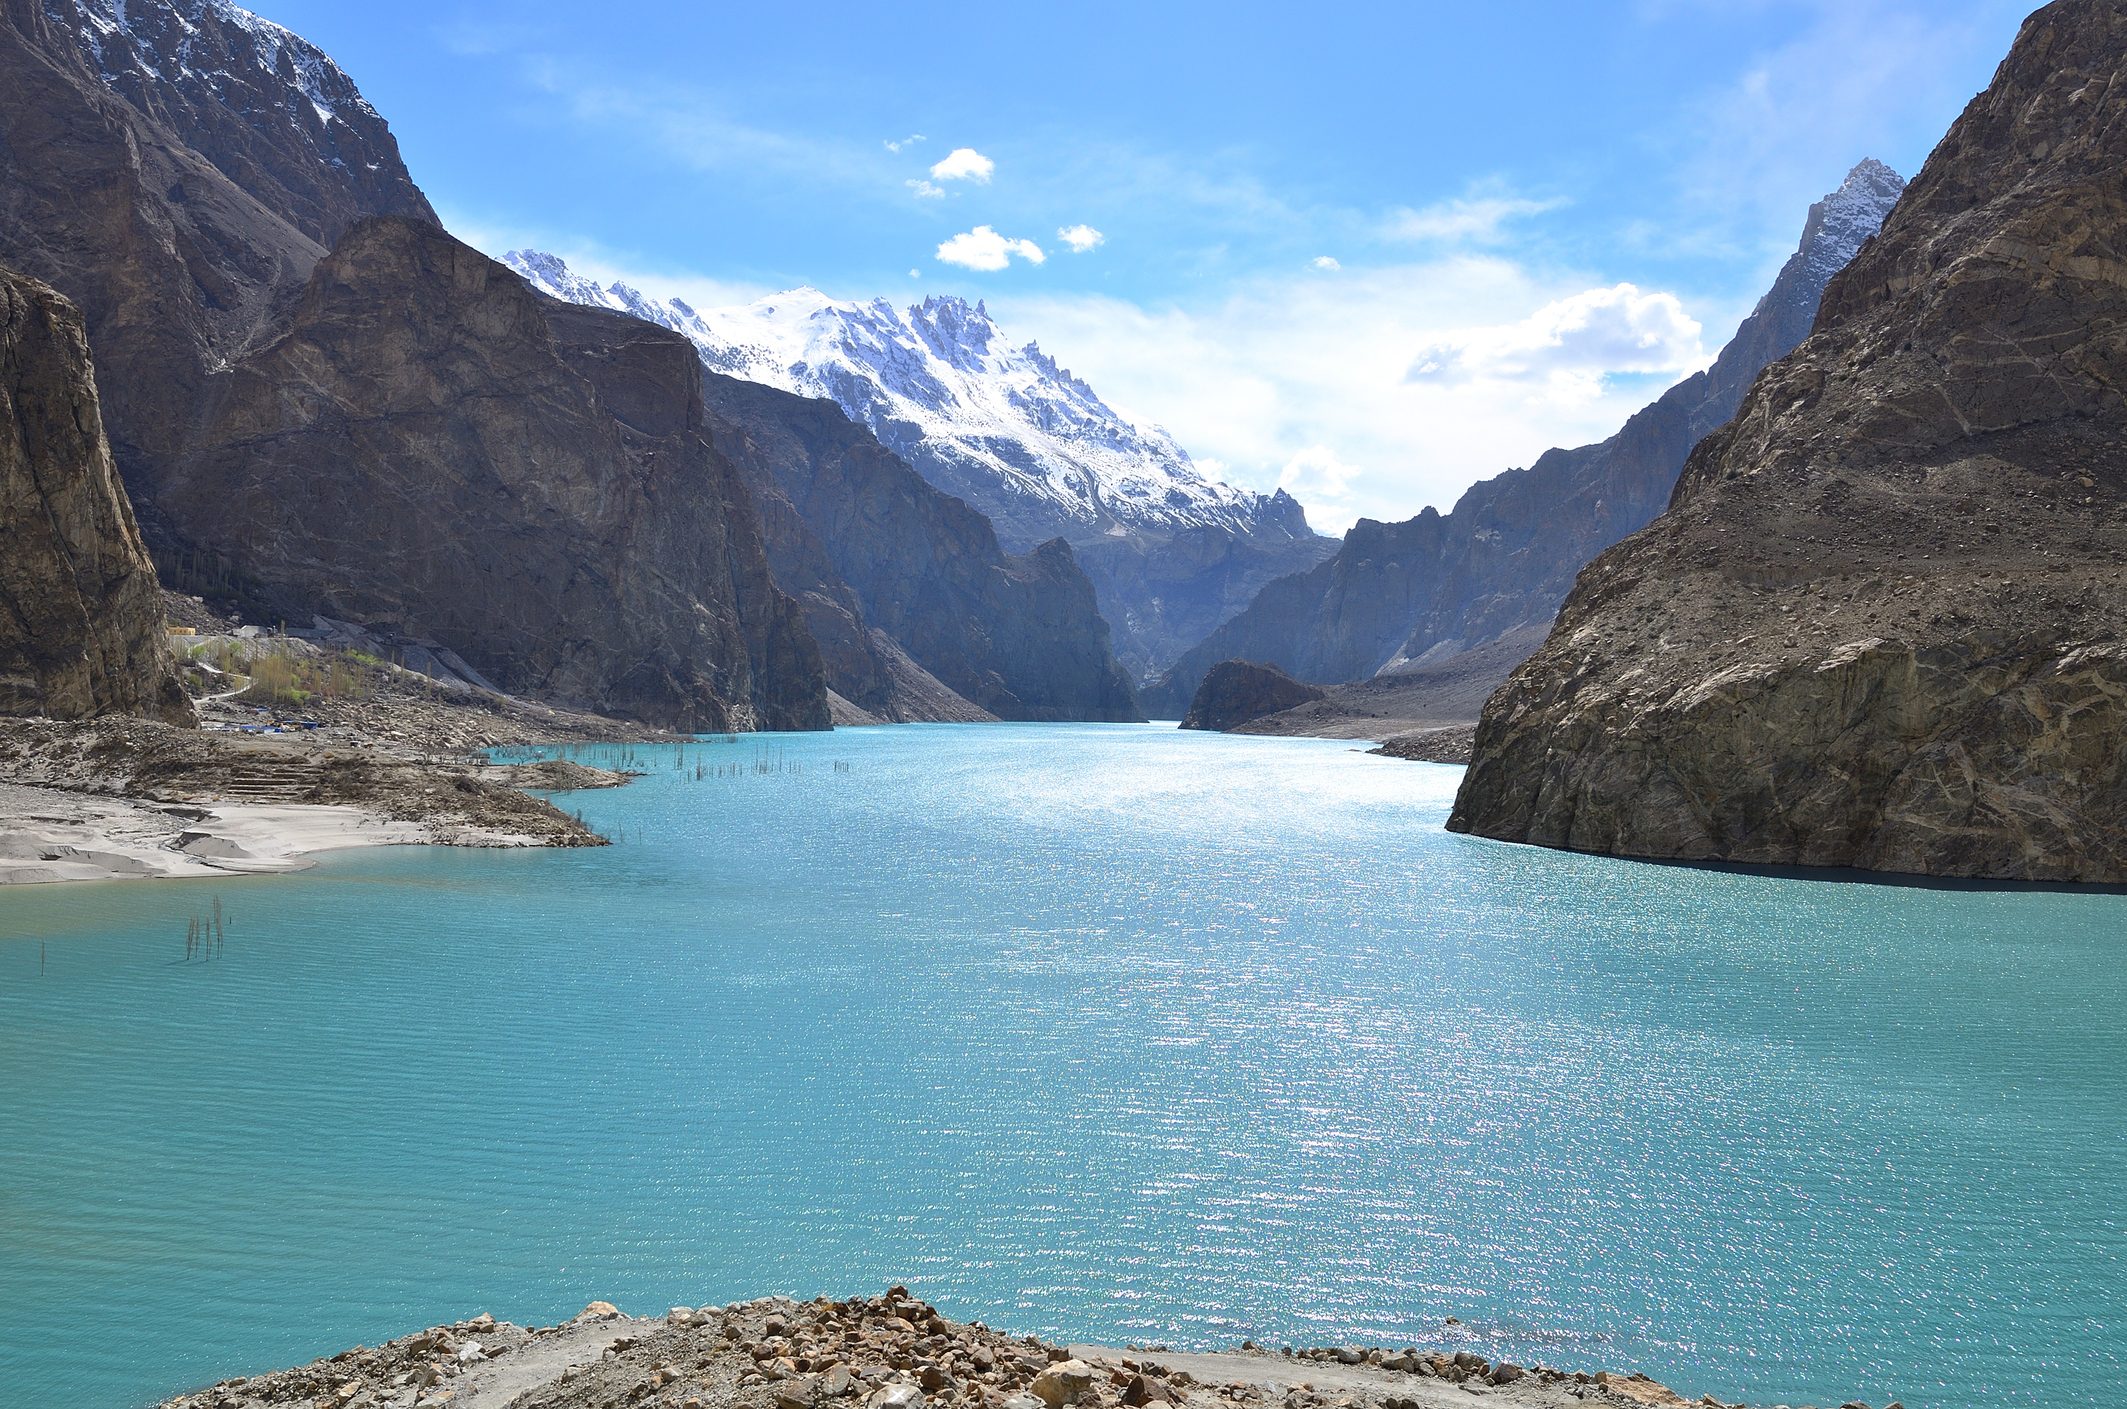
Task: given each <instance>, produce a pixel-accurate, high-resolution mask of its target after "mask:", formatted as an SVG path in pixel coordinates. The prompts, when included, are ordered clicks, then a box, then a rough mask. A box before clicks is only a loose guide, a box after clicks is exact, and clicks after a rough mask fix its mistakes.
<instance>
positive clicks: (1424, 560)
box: [1144, 161, 1904, 716]
mask: <svg viewBox="0 0 2127 1409" xmlns="http://www.w3.org/2000/svg"><path fill="white" fill-rule="evenodd" d="M1903 189H1904V182H1903V181H1901V180H1900V179H1899V177H1898V175H1897V173H1896V172H1893V171H1892V170H1891V169H1890V168H1889V167H1887V166H1885V165H1883V164H1882V163H1881V162H1877V161H1864V162H1862V163H1861V164H1860V165H1859V166H1856V167H1855V168H1854V169H1853V170H1852V171H1851V172H1849V173H1848V174H1847V177H1846V179H1845V181H1843V182H1842V183H1841V184H1840V186H1839V188H1838V189H1837V190H1835V191H1833V192H1832V193H1831V194H1829V195H1827V196H1826V197H1825V198H1824V199H1823V200H1821V201H1819V202H1817V203H1816V204H1815V205H1812V206H1811V207H1810V211H1809V217H1808V219H1807V221H1806V222H1805V223H1804V225H1803V230H1802V239H1801V242H1800V244H1799V246H1798V247H1797V248H1796V250H1795V253H1794V254H1793V255H1792V256H1791V257H1790V258H1789V259H1788V261H1787V263H1786V265H1785V266H1784V267H1783V268H1782V269H1781V270H1780V273H1779V276H1778V277H1777V278H1776V279H1775V280H1774V281H1773V285H1772V288H1771V289H1770V290H1768V291H1767V293H1766V294H1765V296H1764V297H1763V298H1761V299H1760V300H1759V301H1758V304H1757V306H1756V308H1754V309H1753V310H1752V311H1751V314H1750V316H1749V317H1748V318H1746V319H1744V320H1743V323H1742V326H1741V327H1739V328H1738V329H1737V330H1736V334H1735V336H1734V337H1732V338H1730V339H1729V341H1728V343H1727V345H1726V346H1725V347H1723V348H1722V349H1721V353H1720V356H1719V357H1718V358H1716V359H1715V361H1714V364H1713V365H1712V366H1711V367H1709V368H1708V369H1706V370H1705V371H1703V372H1697V373H1694V374H1693V375H1691V376H1690V377H1687V378H1685V379H1684V380H1683V381H1681V382H1679V383H1677V385H1675V386H1673V387H1671V388H1670V389H1669V390H1668V391H1666V392H1664V393H1663V394H1662V395H1661V397H1659V398H1658V399H1657V400H1656V401H1655V402H1654V403H1653V404H1652V405H1650V406H1648V407H1647V408H1646V409H1644V410H1642V411H1640V412H1638V413H1637V414H1635V415H1634V416H1633V417H1632V418H1631V419H1630V420H1628V421H1627V422H1626V423H1625V425H1624V427H1623V428H1622V429H1621V430H1619V431H1618V433H1617V434H1616V435H1614V436H1612V437H1610V438H1609V439H1608V440H1605V441H1602V442H1600V443H1599V444H1595V445H1584V446H1581V447H1579V448H1578V449H1573V450H1547V451H1545V452H1544V453H1543V455H1542V456H1540V457H1539V458H1538V459H1537V461H1536V463H1535V464H1533V465H1531V466H1529V467H1528V468H1527V469H1521V470H1509V471H1508V472H1506V473H1505V474H1503V475H1499V476H1496V477H1495V478H1492V479H1489V480H1485V481H1483V482H1481V483H1479V484H1476V485H1473V486H1471V488H1470V489H1469V490H1468V491H1467V492H1465V493H1464V494H1463V496H1462V498H1461V499H1460V500H1458V501H1457V502H1456V504H1455V507H1454V510H1453V512H1451V513H1448V514H1445V515H1443V514H1441V513H1439V512H1438V511H1436V510H1434V509H1430V508H1428V509H1426V510H1425V511H1424V512H1423V513H1421V514H1419V515H1418V516H1417V517H1416V518H1412V519H1407V520H1405V521H1403V522H1401V523H1393V524H1382V523H1376V522H1373V521H1372V520H1365V519H1362V520H1361V521H1360V522H1359V523H1358V524H1357V525H1355V526H1354V527H1353V528H1352V530H1351V532H1350V533H1348V534H1346V535H1345V539H1344V543H1343V545H1342V546H1341V547H1340V548H1339V549H1338V550H1337V552H1336V554H1335V555H1334V556H1333V557H1331V558H1329V559H1328V560H1326V561H1324V562H1322V563H1320V564H1318V565H1317V566H1316V567H1314V568H1313V569H1311V570H1310V571H1308V572H1306V573H1303V574H1299V575H1296V576H1292V577H1287V578H1284V579H1281V580H1278V581H1274V582H1271V583H1269V584H1268V585H1266V586H1265V587H1264V588H1263V589H1262V591H1261V592H1259V593H1258V594H1257V596H1256V599H1255V600H1254V601H1253V602H1252V603H1251V604H1250V605H1249V607H1248V608H1247V610H1245V611H1243V612H1241V613H1240V614H1239V615H1237V616H1235V617H1234V618H1233V619H1232V620H1231V621H1229V622H1227V623H1226V624H1225V625H1224V626H1221V627H1220V628H1219V629H1218V630H1217V631H1214V632H1213V633H1211V635H1210V636H1208V637H1207V638H1205V639H1204V640H1203V641H1202V642H1200V643H1199V644H1198V645H1196V646H1194V647H1192V648H1191V649H1190V650H1189V651H1187V652H1186V653H1184V654H1183V655H1182V656H1181V657H1180V659H1179V660H1177V661H1176V663H1175V665H1174V667H1173V669H1172V670H1170V671H1169V672H1168V673H1167V675H1166V677H1165V678H1164V679H1163V680H1161V681H1160V682H1159V683H1158V684H1157V685H1155V686H1153V687H1150V688H1148V689H1147V690H1146V691H1145V692H1144V698H1145V704H1146V707H1147V708H1148V709H1150V710H1151V711H1152V712H1154V713H1155V714H1161V715H1170V716H1171V713H1172V712H1174V711H1179V710H1180V709H1181V708H1182V707H1183V705H1184V704H1185V703H1186V701H1187V700H1188V699H1189V697H1190V695H1191V694H1192V693H1193V692H1194V690H1195V688H1196V685H1197V682H1198V681H1199V680H1201V679H1202V678H1203V675H1204V672H1205V671H1207V670H1209V669H1210V668H1211V667H1212V666H1213V665H1215V664H1216V663H1218V662H1219V661H1222V660H1229V659H1247V660H1258V661H1268V662H1271V663H1274V664H1276V665H1278V666H1280V667H1282V668H1284V669H1286V670H1288V671H1291V672H1292V673H1293V674H1294V675H1296V676H1298V677H1299V678H1300V679H1303V680H1311V681H1315V682H1317V683H1320V684H1334V683H1338V682H1342V681H1352V680H1363V679H1366V678H1368V677H1370V676H1373V675H1376V674H1379V673H1383V672H1389V673H1393V672H1395V671H1398V670H1400V669H1404V668H1408V667H1411V666H1422V665H1433V664H1437V663H1439V662H1441V661H1443V660H1445V659H1447V658H1448V657H1451V656H1454V655H1456V654H1459V653H1461V652H1464V651H1470V650H1474V649H1476V648H1478V647H1480V646H1483V645H1484V644H1485V643H1487V642H1491V641H1497V640H1500V639H1501V638H1503V637H1506V636H1509V635H1511V634H1513V633H1515V632H1518V631H1522V632H1525V631H1528V630H1529V629H1530V628H1532V627H1534V628H1541V627H1542V626H1544V625H1545V624H1547V623H1548V622H1549V621H1550V620H1551V618H1552V616H1553V615H1554V614H1555V613H1556V612H1557V610H1558V605H1559V603H1560V602H1562V601H1563V600H1564V599H1565V596H1566V593H1567V592H1568V591H1569V590H1570V589H1571V587H1572V584H1573V577H1574V574H1576V573H1577V572H1579V571H1580V569H1581V568H1582V567H1583V566H1584V565H1585V564H1586V563H1587V562H1588V561H1589V560H1590V559H1592V558H1593V557H1594V556H1595V555H1596V554H1597V553H1598V552H1600V551H1602V550H1603V549H1604V548H1606V547H1608V546H1610V545H1611V544H1612V543H1615V542H1617V541H1618V540H1619V539H1620V538H1623V537H1624V536H1625V535H1626V534H1628V533H1631V532H1632V531H1633V530H1635V529H1638V528H1640V527H1642V526H1643V525H1645V524H1646V523H1647V522H1648V521H1649V520H1651V519H1652V518H1653V517H1654V516H1655V515H1656V514H1658V513H1660V512H1661V510H1662V508H1663V506H1664V505H1665V504H1667V502H1668V499H1669V492H1670V490H1671V488H1673V487H1674V485H1675V483H1676V477H1677V473H1678V471H1679V470H1681V469H1682V468H1683V464H1684V460H1685V457H1686V456H1687V455H1689V454H1690V453H1691V448H1692V446H1693V445H1695V444H1697V443H1698V441H1699V439H1700V438H1701V437H1702V436H1704V435H1705V434H1706V433H1707V432H1709V431H1711V430H1713V429H1714V428H1715V427H1716V426H1719V425H1720V424H1722V423H1723V422H1725V421H1726V420H1727V419H1728V418H1729V417H1730V416H1731V415H1733V414H1734V412H1735V409H1736V405H1737V403H1738V402H1739V401H1740V400H1741V399H1742V396H1743V393H1744V391H1745V389H1747V388H1748V387H1749V385H1750V382H1751V379H1752V378H1753V377H1755V376H1756V375H1757V374H1758V372H1759V370H1760V369H1762V368H1763V367H1764V366H1765V365H1766V364H1767V363H1769V362H1771V361H1773V360H1774V359H1775V358H1777V357H1780V356H1782V355H1784V354H1785V353H1787V352H1788V351H1789V350H1790V349H1792V348H1793V347H1794V346H1795V345H1796V344H1797V343H1799V342H1800V341H1802V339H1803V338H1804V337H1805V336H1807V335H1808V332H1809V328H1810V321H1811V319H1812V318H1813V317H1814V316H1815V314H1816V309H1817V301H1818V299H1819V298H1820V297H1821V295H1822V294H1823V291H1824V287H1825V283H1826V281H1827V280H1828V279H1830V278H1831V276H1832V275H1833V274H1834V273H1835V272H1836V271H1837V270H1839V269H1840V268H1842V267H1843V266H1844V265H1845V264H1846V262H1847V261H1848V260H1850V259H1851V258H1853V256H1854V252H1855V251H1856V250H1858V249H1859V248H1860V247H1861V245H1862V243H1863V242H1864V241H1865V240H1866V239H1867V238H1868V237H1869V235H1870V234H1872V233H1873V232H1874V231H1875V229H1876V228H1877V226H1878V225H1880V224H1881V223H1882V220H1883V217H1884V215H1885V214H1886V213H1887V212H1888V211H1889V210H1890V209H1891V207H1892V205H1893V204H1895V203H1896V201H1897V200H1898V196H1899V193H1900V192H1901V191H1902V190H1903Z"/></svg>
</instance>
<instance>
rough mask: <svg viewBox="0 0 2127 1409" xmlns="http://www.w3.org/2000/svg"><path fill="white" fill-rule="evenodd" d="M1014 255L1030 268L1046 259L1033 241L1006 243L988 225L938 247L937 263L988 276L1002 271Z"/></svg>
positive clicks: (1010, 241)
mask: <svg viewBox="0 0 2127 1409" xmlns="http://www.w3.org/2000/svg"><path fill="white" fill-rule="evenodd" d="M1014 255H1017V256H1019V257H1020V258H1021V259H1023V260H1025V261H1026V262H1027V263H1029V264H1040V263H1041V262H1042V261H1043V260H1046V259H1047V258H1048V256H1047V255H1046V254H1043V253H1042V250H1041V246H1040V245H1037V244H1035V243H1034V242H1033V241H1032V240H1014V239H1008V238H1006V237H1005V236H1003V235H1000V234H998V233H997V232H996V231H995V230H993V229H991V228H990V227H989V226H987V225H977V226H976V227H975V228H974V229H972V230H969V231H967V232H966V233H965V234H960V235H955V236H953V238H951V239H950V240H947V241H946V242H945V243H944V244H942V245H940V246H938V261H939V263H941V264H957V265H959V266H960V267H961V268H963V269H980V270H984V271H988V272H994V271H996V270H999V269H1002V268H1004V267H1005V265H1007V264H1009V263H1011V262H1012V256H1014Z"/></svg>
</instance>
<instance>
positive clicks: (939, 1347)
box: [163, 1287, 1899, 1409]
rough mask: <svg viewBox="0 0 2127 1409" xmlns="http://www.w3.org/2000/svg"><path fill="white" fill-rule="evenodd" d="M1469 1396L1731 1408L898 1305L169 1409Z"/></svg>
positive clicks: (238, 1385) (527, 1336) (484, 1319)
mask: <svg viewBox="0 0 2127 1409" xmlns="http://www.w3.org/2000/svg"><path fill="white" fill-rule="evenodd" d="M1473 1396H1483V1397H1488V1398H1489V1399H1490V1400H1491V1401H1492V1402H1494V1403H1497V1404H1499V1405H1501V1406H1503V1409H1567V1406H1584V1405H1587V1406H1601V1405H1608V1406H1613V1409H1634V1407H1635V1406H1637V1409H1665V1407H1666V1406H1684V1405H1688V1404H1694V1403H1696V1404H1703V1405H1710V1406H1719V1405H1721V1404H1722V1401H1720V1400H1717V1399H1715V1398H1713V1397H1712V1396H1706V1397H1704V1398H1702V1399H1700V1400H1696V1401H1693V1400H1687V1399H1685V1398H1683V1397H1682V1396H1680V1395H1678V1394H1676V1393H1674V1392H1673V1391H1671V1390H1669V1389H1667V1388H1666V1387H1664V1386H1662V1385H1660V1384H1658V1383H1656V1382H1655V1381H1653V1380H1651V1379H1648V1378H1647V1377H1646V1376H1644V1375H1639V1374H1621V1373H1612V1372H1596V1373H1592V1374H1591V1373H1589V1372H1586V1371H1566V1370H1560V1369H1554V1368H1551V1367H1547V1366H1540V1365H1527V1366H1524V1365H1518V1364H1514V1363H1512V1362H1506V1361H1501V1362H1498V1363H1494V1362H1492V1361H1489V1360H1487V1359H1486V1358H1485V1357H1484V1356H1482V1355H1480V1354H1478V1353H1477V1352H1475V1351H1473V1350H1469V1349H1460V1350H1454V1351H1448V1350H1422V1349H1420V1348H1418V1347H1416V1346H1411V1347H1406V1348H1403V1349H1401V1350H1398V1349H1394V1348H1384V1347H1368V1346H1340V1347H1322V1348H1314V1349H1307V1350H1298V1351H1296V1350H1294V1349H1292V1348H1291V1347H1286V1348H1284V1349H1283V1350H1281V1351H1277V1352H1273V1351H1270V1350H1268V1349H1265V1348H1263V1347H1260V1346H1257V1345H1255V1344H1254V1343H1253V1342H1246V1343H1244V1344H1243V1345H1242V1346H1241V1348H1240V1349H1239V1350H1237V1351H1232V1352H1226V1353H1215V1354H1188V1353H1180V1354H1177V1353H1175V1352H1171V1351H1167V1350H1164V1349H1152V1350H1135V1349H1129V1350H1125V1349H1111V1348H1106V1347H1098V1346H1063V1345H1057V1344H1053V1343H1050V1342H1046V1341H1042V1340H1040V1339H1037V1338H1036V1337H1033V1336H1014V1335H1009V1334H1006V1333H1004V1332H1000V1331H996V1330H992V1329H991V1328H989V1327H987V1326H985V1325H983V1324H982V1323H981V1322H979V1321H975V1322H953V1321H948V1320H946V1319H945V1318H944V1317H943V1316H941V1315H940V1314H939V1313H938V1311H937V1309H936V1308H935V1307H932V1306H930V1305H929V1304H928V1303H926V1302H923V1301H921V1300H919V1299H917V1298H915V1297H913V1296H911V1295H910V1294H909V1292H908V1291H907V1289H906V1288H902V1287H895V1288H893V1289H892V1290H890V1291H889V1292H887V1294H886V1295H884V1296H879V1297H851V1298H849V1299H847V1300H844V1301H830V1300H828V1299H827V1298H825V1297H820V1298H817V1299H815V1300H812V1301H803V1302H801V1301H794V1300H792V1299H790V1298H787V1297H765V1298H762V1299H760V1300H756V1301H747V1302H734V1303H732V1304H731V1305H729V1306H703V1307H699V1308H696V1307H685V1306H677V1307H674V1308H672V1310H671V1311H670V1312H668V1313H667V1314H666V1315H665V1316H664V1317H662V1318H658V1319H651V1318H647V1317H629V1316H625V1315H623V1314H622V1313H621V1312H620V1311H619V1310H618V1309H617V1308H615V1307H614V1306H613V1305H612V1304H611V1303H610V1302H603V1301H595V1302H592V1303H591V1304H590V1305H589V1306H587V1307H585V1308H584V1310H583V1311H582V1313H581V1314H579V1315H577V1316H576V1317H574V1318H572V1319H571V1320H569V1321H567V1322H564V1323H563V1324H561V1325H557V1326H535V1327H524V1326H517V1325H512V1324H510V1323H509V1322H506V1321H497V1320H496V1319H495V1318H494V1317H493V1316H490V1315H486V1314H482V1315H480V1316H476V1317H473V1318H472V1319H470V1320H466V1321H460V1322H456V1323H454V1324H452V1325H448V1326H437V1327H433V1328H431V1329H429V1330H426V1331H422V1332H420V1333H418V1334H415V1335H411V1336H404V1337H401V1338H399V1339H397V1340H393V1341H390V1342H388V1343H386V1344H384V1345H381V1346H376V1347H369V1346H356V1347H354V1348H353V1349H351V1350H346V1351H342V1352H340V1353H339V1354H337V1355H334V1356H331V1357H329V1358H327V1359H323V1360H318V1361H315V1362H313V1363H312V1364H309V1365H306V1366H302V1367H299V1368H296V1369H291V1370H281V1371H277V1372H275V1373H272V1374H266V1375H258V1376H254V1377H252V1378H250V1379H236V1380H224V1381H222V1382H221V1383H220V1384H217V1385H214V1386H212V1387H210V1388H207V1389H201V1390H197V1391H194V1392H193V1393H190V1394H185V1395H180V1396H178V1397H176V1398H174V1399H170V1400H166V1401H165V1402H164V1406H163V1409H293V1406H302V1409H386V1407H387V1406H389V1409H427V1406H439V1409H440V1406H442V1405H445V1404H448V1405H450V1406H451V1409H1266V1407H1267V1406H1272V1405H1277V1406H1283V1409H1456V1406H1461V1405H1466V1404H1468V1403H1469V1402H1470V1401H1471V1399H1472V1397H1473ZM1737 1409H1740V1406H1737ZM1847 1409H1866V1406H1862V1405H1858V1404H1853V1403H1850V1404H1849V1405H1848V1406H1847ZM1889 1409H1899V1406H1897V1405H1892V1406H1889Z"/></svg>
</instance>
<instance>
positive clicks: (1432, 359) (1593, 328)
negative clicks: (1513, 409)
mask: <svg viewBox="0 0 2127 1409" xmlns="http://www.w3.org/2000/svg"><path fill="white" fill-rule="evenodd" d="M1701 331H1702V330H1701V328H1700V327H1699V322H1698V320H1697V319H1696V318H1693V317H1692V316H1691V315H1690V314H1689V313H1686V312H1685V311H1684V305H1683V304H1682V303H1681V302H1679V301H1678V299H1677V296H1676V295H1675V294H1670V293H1645V292H1642V291H1641V290H1640V289H1639V288H1638V286H1636V285H1633V284H1617V285H1615V286H1613V287H1611V288H1607V289H1586V290H1583V291H1582V292H1580V293H1577V294H1574V295H1572V296H1571V297H1570V298H1562V299H1557V300H1555V301H1553V302H1551V303H1548V304H1545V305H1544V306H1543V307H1542V308H1539V309H1537V310H1536V311H1535V312H1534V313H1532V314H1530V315H1529V316H1528V317H1526V318H1522V319H1519V320H1517V321H1515V322H1512V323H1506V324H1500V325H1496V326H1492V327H1482V328H1468V329H1463V330H1460V331H1458V332H1456V333H1454V334H1452V335H1450V336H1448V337H1445V338H1440V339H1436V340H1435V341H1433V342H1431V343H1428V344H1427V345H1426V346H1424V347H1422V348H1420V349H1419V350H1418V352H1417V354H1416V355H1415V356H1414V357H1413V358H1412V359H1411V369H1410V379H1411V380H1412V381H1416V382H1467V381H1470V380H1473V379H1476V378H1486V379H1489V380H1494V381H1548V382H1550V383H1552V384H1553V386H1554V387H1555V388H1556V389H1557V390H1558V391H1559V392H1560V393H1561V394H1566V395H1571V394H1581V395H1587V394H1590V393H1591V392H1592V391H1593V390H1595V389H1598V388H1599V385H1600V382H1601V380H1602V378H1604V377H1606V376H1610V375H1613V374H1618V373H1645V372H1687V371H1691V370H1694V369H1696V368H1698V367H1702V366H1704V365H1705V364H1706V360H1707V359H1706V350H1705V348H1704V346H1703V345H1702V344H1701V343H1700V341H1699V334H1700V332H1701Z"/></svg>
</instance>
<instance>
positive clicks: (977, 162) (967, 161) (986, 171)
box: [931, 147, 997, 186]
mask: <svg viewBox="0 0 2127 1409" xmlns="http://www.w3.org/2000/svg"><path fill="white" fill-rule="evenodd" d="M996 171H997V163H996V162H993V161H991V160H990V159H989V158H988V157H986V156H984V155H983V154H982V153H980V152H978V151H976V150H975V149H974V148H973V147H955V148H953V150H951V151H950V152H947V153H946V154H945V156H944V158H943V159H942V160H940V161H938V162H936V163H934V164H933V165H932V167H931V179H932V180H934V181H973V182H975V183H977V184H978V185H983V186H987V185H988V184H989V183H990V177H991V176H993V175H995V174H996Z"/></svg>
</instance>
